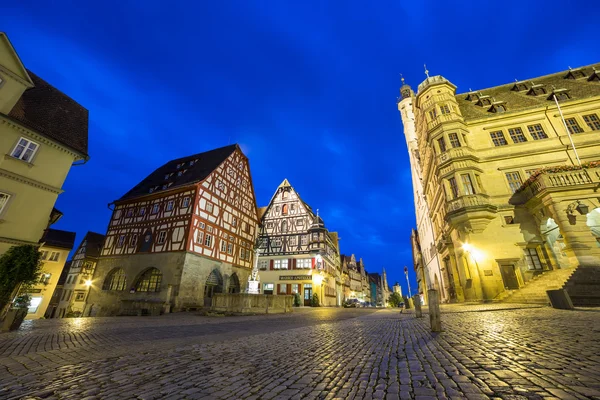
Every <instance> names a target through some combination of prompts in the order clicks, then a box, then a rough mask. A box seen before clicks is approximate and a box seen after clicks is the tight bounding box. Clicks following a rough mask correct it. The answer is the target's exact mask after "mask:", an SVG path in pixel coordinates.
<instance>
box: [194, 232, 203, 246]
mask: <svg viewBox="0 0 600 400" xmlns="http://www.w3.org/2000/svg"><path fill="white" fill-rule="evenodd" d="M202 240H204V232H198V233H197V234H196V243H200V244H202Z"/></svg>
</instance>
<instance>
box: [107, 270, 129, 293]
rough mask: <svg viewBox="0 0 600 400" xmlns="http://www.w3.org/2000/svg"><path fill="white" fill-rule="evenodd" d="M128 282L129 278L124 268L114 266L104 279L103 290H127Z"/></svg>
mask: <svg viewBox="0 0 600 400" xmlns="http://www.w3.org/2000/svg"><path fill="white" fill-rule="evenodd" d="M126 283H127V279H126V278H125V271H124V270H123V268H114V269H113V270H112V271H110V272H109V273H108V275H107V276H106V279H104V283H103V284H102V290H125V287H126Z"/></svg>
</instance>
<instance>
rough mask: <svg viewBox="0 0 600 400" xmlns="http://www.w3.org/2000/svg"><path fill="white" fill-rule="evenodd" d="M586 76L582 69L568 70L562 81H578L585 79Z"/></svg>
mask: <svg viewBox="0 0 600 400" xmlns="http://www.w3.org/2000/svg"><path fill="white" fill-rule="evenodd" d="M585 77H586V74H585V71H584V70H583V69H581V68H580V69H570V68H569V72H568V73H567V75H565V77H564V79H580V78H585Z"/></svg>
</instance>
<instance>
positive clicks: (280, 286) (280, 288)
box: [279, 283, 287, 294]
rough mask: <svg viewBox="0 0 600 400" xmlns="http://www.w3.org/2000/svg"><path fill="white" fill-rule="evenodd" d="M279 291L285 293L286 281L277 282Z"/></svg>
mask: <svg viewBox="0 0 600 400" xmlns="http://www.w3.org/2000/svg"><path fill="white" fill-rule="evenodd" d="M279 293H282V294H285V293H287V283H281V284H279Z"/></svg>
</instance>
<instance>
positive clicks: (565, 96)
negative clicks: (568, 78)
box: [548, 89, 571, 101]
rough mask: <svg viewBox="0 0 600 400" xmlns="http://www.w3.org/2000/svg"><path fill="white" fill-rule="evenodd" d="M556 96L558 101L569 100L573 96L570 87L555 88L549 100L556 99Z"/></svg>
mask: <svg viewBox="0 0 600 400" xmlns="http://www.w3.org/2000/svg"><path fill="white" fill-rule="evenodd" d="M554 96H556V100H558V101H561V100H569V99H570V98H571V95H570V94H569V90H568V89H554V90H553V91H552V94H551V95H550V96H549V97H548V100H554Z"/></svg>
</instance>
